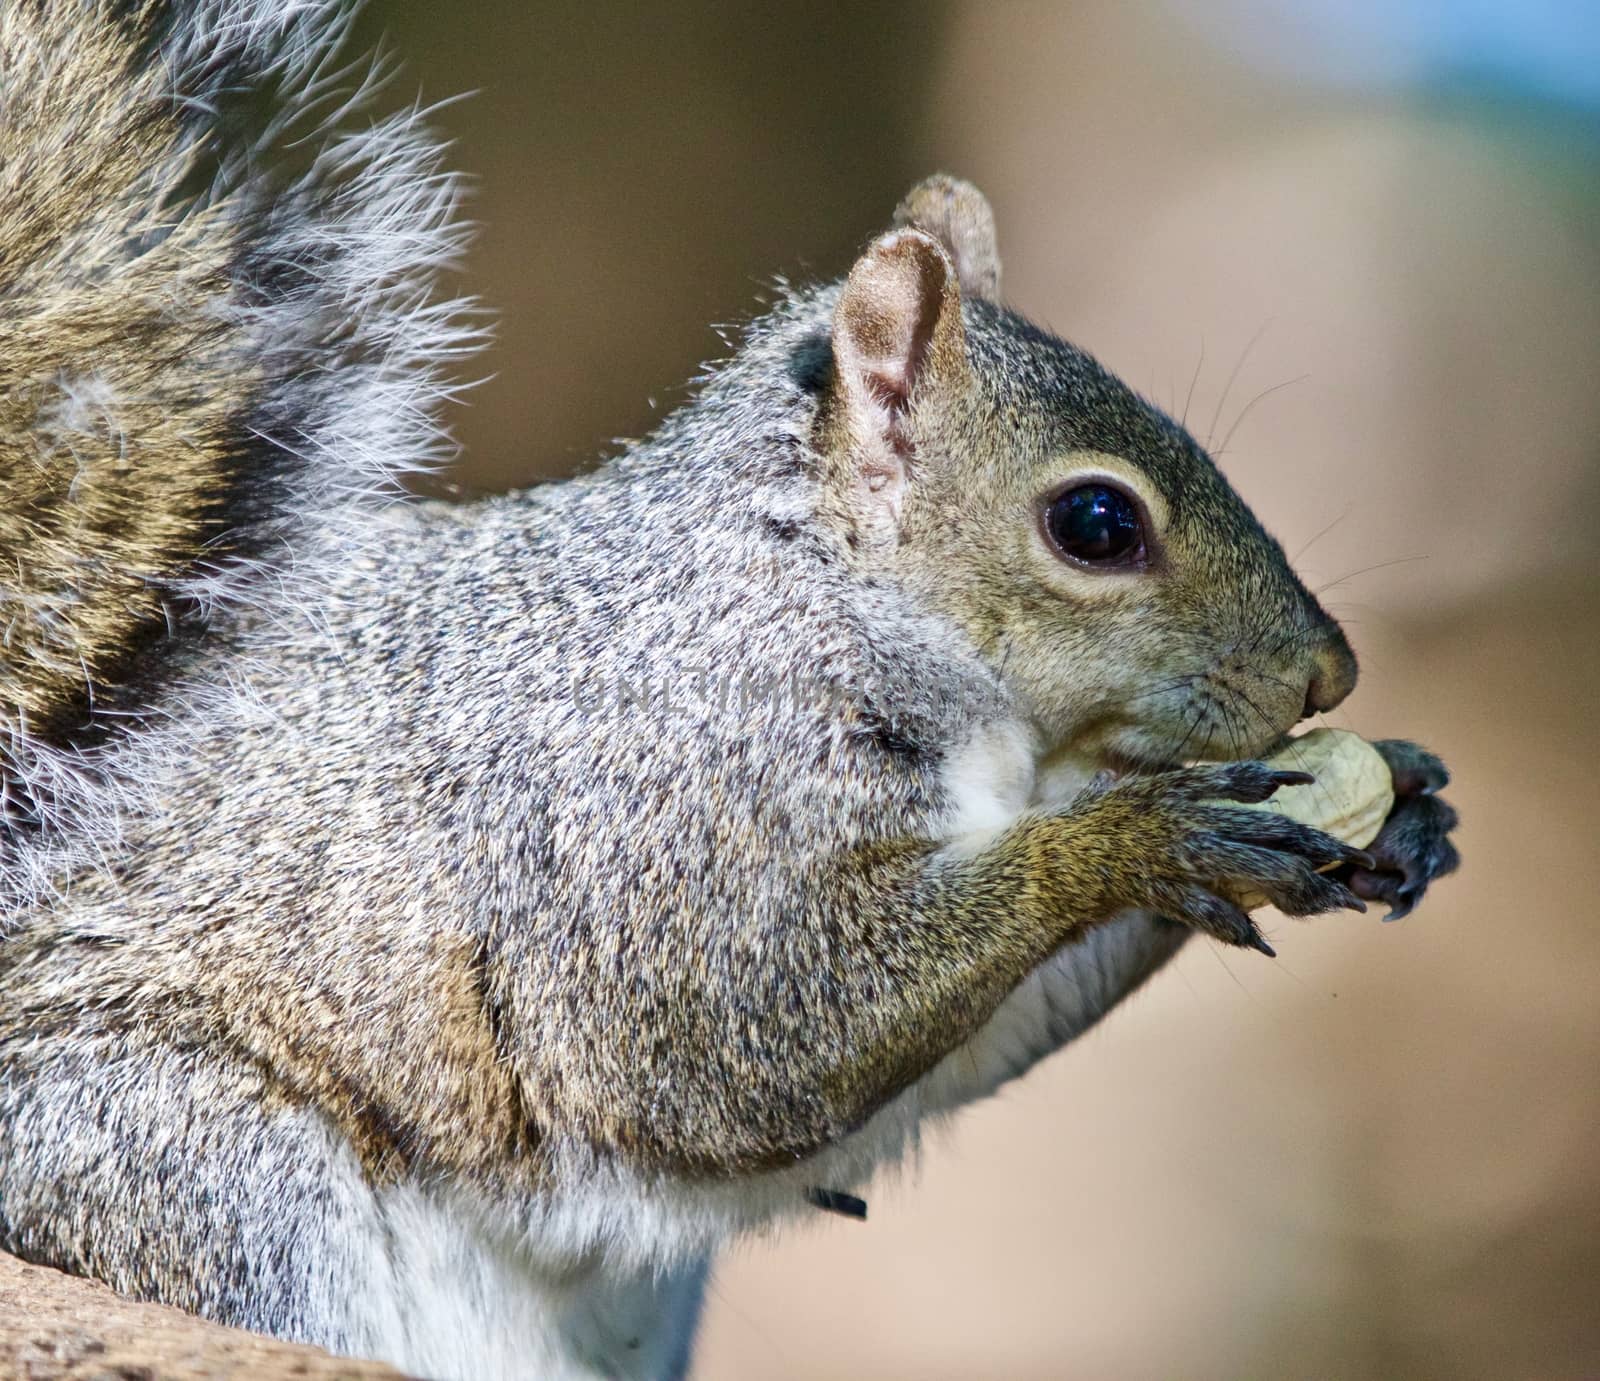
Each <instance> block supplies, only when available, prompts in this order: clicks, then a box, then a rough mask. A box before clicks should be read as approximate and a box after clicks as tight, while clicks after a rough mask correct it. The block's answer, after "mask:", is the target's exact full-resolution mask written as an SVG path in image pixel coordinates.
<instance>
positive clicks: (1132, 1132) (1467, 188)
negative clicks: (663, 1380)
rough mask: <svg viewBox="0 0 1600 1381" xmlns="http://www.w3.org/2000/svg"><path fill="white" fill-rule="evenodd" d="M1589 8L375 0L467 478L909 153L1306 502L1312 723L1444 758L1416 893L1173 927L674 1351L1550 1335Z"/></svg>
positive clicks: (1587, 500) (1070, 311)
mask: <svg viewBox="0 0 1600 1381" xmlns="http://www.w3.org/2000/svg"><path fill="white" fill-rule="evenodd" d="M1202 8H1203V14H1204V18H1203V19H1201V20H1196V19H1195V18H1194V16H1195V15H1196V13H1197V12H1201V11H1202ZM1597 14H1600V12H1597V11H1596V9H1595V6H1594V5H1593V4H1592V3H1590V2H1589V0H1571V3H1560V0H1543V3H1527V4H1522V5H1515V6H1514V5H1513V4H1512V3H1511V0H1505V3H1503V4H1499V5H1497V4H1495V3H1492V0H1482V3H1477V4H1474V5H1470V6H1469V5H1461V6H1459V7H1452V6H1450V5H1441V4H1427V3H1423V0H1414V2H1413V0H1387V3H1384V4H1382V5H1378V4H1375V3H1372V0H1360V2H1359V3H1358V2H1357V0H1350V3H1347V4H1341V5H1334V4H1333V3H1331V0H1304V3H1300V4H1293V3H1290V0H1216V3H1214V4H1212V5H1210V6H1207V7H1197V6H1183V5H1180V4H1178V3H1177V0H1173V2H1172V3H1171V4H1166V3H1162V0H1133V2H1132V3H1113V0H1096V2H1095V3H1084V4H1076V5H1065V4H1031V3H993V4H984V3H964V4H955V3H949V4H910V3H880V4H874V5H870V6H867V5H861V6H837V5H821V4H815V3H790V4H786V5H782V6H752V5H737V4H733V3H719V2H718V0H696V2H695V3H678V4H676V5H672V6H651V5H644V4H639V3H611V4H607V5H604V6H587V7H582V8H580V7H576V6H560V7H558V6H551V5H547V4H543V3H533V4H511V3H507V2H506V0H494V3H480V2H479V0H471V2H470V3H461V4H458V5H453V6H442V5H437V4H426V3H423V2H422V0H380V3H377V4H375V5H374V7H373V9H372V10H371V12H370V13H369V15H368V18H367V21H366V23H367V28H368V30H369V31H376V30H378V29H383V30H387V31H388V34H389V36H390V38H391V40H392V46H393V47H394V48H395V49H396V50H397V51H398V53H399V54H400V55H401V56H402V57H403V58H404V61H405V73H406V75H405V78H404V79H403V82H402V88H403V90H402V94H405V93H406V92H409V91H410V90H412V89H413V88H415V87H420V89H421V90H422V92H423V94H424V96H425V98H439V97H443V96H446V95H449V94H452V93H455V92H457V91H462V90H468V89H472V90H475V91H476V92H477V94H476V95H475V96H474V97H473V98H472V99H470V100H468V101H465V102H463V103H460V104H455V105H451V106H449V107H448V108H446V109H444V110H443V111H441V112H440V113H439V115H438V123H439V124H440V125H441V126H442V127H443V128H444V129H445V130H446V131H448V132H449V133H450V134H452V135H453V136H454V137H456V139H457V140H458V148H457V151H456V153H455V162H456V164H457V166H459V167H462V168H465V169H468V170H470V171H471V172H472V173H474V174H475V175H476V179H477V182H476V188H475V194H474V198H473V204H472V211H473V214H474V215H475V216H476V218H477V219H479V220H480V221H481V222H482V225H483V229H482V233H481V238H480V241H479V244H478V246H477V248H476V250H475V252H474V254H473V256H472V259H471V264H470V269H469V272H468V273H467V274H466V275H465V279H466V284H467V288H468V290H469V291H472V292H475V293H478V294H480V295H481V296H482V297H483V299H484V300H485V301H486V303H487V304H488V305H490V306H491V307H492V308H493V309H494V311H495V312H496V313H497V314H498V316H499V318H500V327H499V339H498V343H497V345H496V346H495V348H494V349H493V351H492V352H491V354H490V358H489V362H488V365H487V366H486V367H487V369H490V370H493V371H495V375H494V377H493V379H492V380H490V381H489V382H486V383H485V384H483V386H482V387H481V388H479V389H477V390H476V391H474V392H473V393H472V394H470V395H469V405H468V406H467V407H466V408H464V409H463V410H462V411H461V412H460V414H459V428H458V430H459V434H460V436H461V439H462V441H463V442H464V444H465V456H464V459H463V461H462V463H461V466H460V467H459V470H458V472H457V473H456V475H455V476H454V478H455V479H456V480H457V481H459V482H460V483H461V484H462V485H463V486H465V487H466V488H468V489H472V488H499V487H505V486H508V485H512V484H518V483H524V482H527V481H529V480H532V479H534V478H537V477H542V476H548V475H552V474H560V473H564V472H567V471H570V470H572V469H574V468H577V467H578V466H580V465H582V464H584V463H586V462H587V461H588V460H589V459H590V458H591V457H592V456H594V455H595V454H597V453H598V452H599V451H600V450H602V449H603V448H604V447H605V446H606V445H607V444H608V442H609V439H610V438H612V437H616V436H627V435H637V434H639V433H641V432H643V431H646V430H648V429H649V428H650V427H651V426H652V425H653V423H654V420H655V419H656V418H657V417H658V416H659V415H661V413H662V412H664V411H665V410H667V409H669V408H670V407H671V406H673V405H674V404H675V403H676V402H677V401H679V400H680V399H681V398H682V397H683V394H684V388H683V384H684V381H685V380H686V379H688V378H689V377H690V375H691V374H692V373H693V372H694V369H695V367H696V365H697V364H698V362H699V361H701V360H702V359H706V358H710V357H713V356H715V355H717V354H719V353H722V351H723V348H724V347H723V346H722V344H721V342H720V341H719V340H718V338H717V336H716V334H715V333H714V332H713V331H712V330H711V329H710V328H709V326H708V323H713V322H730V321H737V320H739V319H741V318H742V317H744V316H746V315H748V314H749V313H750V312H751V311H752V310H753V309H754V308H755V306H756V300H757V297H758V295H759V294H760V292H761V290H762V285H763V284H764V283H765V282H767V281H769V280H770V279H771V277H772V276H773V275H775V274H777V273H779V272H783V273H788V274H791V275H813V274H814V275H833V274H835V273H838V272H840V271H842V270H843V269H844V268H845V267H846V266H847V265H848V262H849V259H850V256H851V254H852V252H853V251H854V249H855V248H856V247H858V246H859V245H860V244H861V243H862V242H863V241H864V240H865V239H866V238H867V237H868V236H869V235H870V234H871V233H872V232H874V231H875V230H877V229H879V228H881V227H882V226H883V225H884V223H885V222H886V220H887V216H888V213H889V211H890V209H891V208H892V207H893V205H894V203H895V201H896V200H897V198H898V196H899V194H900V193H901V192H902V191H903V190H904V188H905V187H906V186H908V185H909V184H910V182H912V181H913V180H914V179H915V178H917V177H919V176H921V175H922V174H924V173H926V172H929V171H932V170H934V169H936V168H945V169H949V170H950V171H953V172H958V173H961V174H963V175H965V176H968V177H970V178H972V179H973V180H975V181H976V182H978V183H979V185H980V186H982V187H984V188H985V190H987V191H988V193H989V195H990V197H991V198H992V200H993V201H994V203H995V207H996V211H997V214H998V217H999V222H1000V229H1001V239H1002V250H1003V252H1004V254H1005V257H1006V270H1007V283H1006V287H1007V296H1008V298H1009V299H1010V300H1011V301H1012V302H1014V303H1015V304H1016V305H1018V306H1020V307H1021V308H1022V309H1023V310H1025V311H1026V312H1028V313H1029V314H1030V315H1032V316H1034V317H1035V318H1036V319H1039V320H1041V321H1044V322H1046V323H1048V324H1050V325H1051V326H1053V327H1054V328H1055V329H1057V330H1058V331H1060V332H1062V333H1063V334H1065V335H1067V336H1068V337H1070V338H1071V339H1074V340H1076V341H1077V342H1079V343H1080V344H1082V345H1084V346H1086V347H1088V348H1089V349H1091V350H1093V351H1094V352H1095V353H1097V354H1098V355H1100V356H1101V358H1103V359H1104V360H1105V361H1106V362H1107V363H1108V364H1110V365H1111V366H1112V367H1114V368H1116V369H1117V370H1119V371H1120V372H1121V373H1123V375H1124V376H1125V377H1127V378H1128V379H1129V381H1130V382H1131V383H1133V384H1134V385H1135V386H1136V387H1138V388H1140V389H1141V390H1143V391H1145V392H1146V393H1148V394H1149V395H1150V396H1152V397H1154V398H1155V399H1156V400H1157V401H1158V402H1161V403H1162V404H1163V405H1170V406H1171V407H1172V409H1173V410H1174V411H1182V410H1184V408H1185V405H1186V400H1187V412H1188V417H1189V419H1190V422H1191V424H1192V425H1193V426H1194V427H1195V429H1196V430H1197V431H1198V432H1199V433H1200V434H1201V435H1202V436H1205V435H1207V434H1210V435H1212V436H1213V437H1214V438H1215V440H1216V443H1217V445H1218V446H1219V447H1220V448H1221V449H1222V454H1221V463H1222V465H1223V467H1224V468H1225V469H1226V470H1227V472H1228V473H1229V475H1230V476H1231V478H1232V479H1233V481H1234V483H1235V484H1236V485H1237V486H1238V487H1239V489H1240V490H1241V491H1242V492H1243V493H1244V494H1245V496H1246V498H1247V499H1248V500H1249V501H1250V502H1251V503H1252V504H1253V505H1254V506H1255V508H1256V510H1257V512H1258V513H1259V514H1260V515H1261V516H1262V518H1263V519H1264V521H1265V522H1266V523H1267V525H1268V526H1269V527H1270V528H1271V529H1273V530H1274V531H1275V532H1277V533H1278V534H1279V535H1280V536H1281V537H1282V538H1283V540H1284V542H1285V545H1286V546H1287V547H1288V549H1289V551H1290V552H1291V553H1295V552H1298V551H1301V550H1302V549H1304V551H1303V556H1302V557H1301V559H1300V565H1301V567H1302V569H1303V570H1304V571H1305V573H1306V574H1307V576H1308V578H1309V580H1310V581H1311V583H1312V584H1313V585H1314V586H1318V587H1323V588H1325V589H1326V591H1327V593H1326V595H1325V599H1326V600H1327V601H1328V602H1329V603H1330V605H1331V606H1332V607H1333V608H1334V610H1335V612H1336V613H1337V614H1339V616H1340V617H1342V618H1344V619H1345V620H1346V622H1347V623H1348V624H1349V625H1350V628H1351V632H1352V636H1353V638H1354V640H1355V641H1356V643H1357V645H1358V647H1359V649H1360V651H1361V654H1362V660H1363V663H1364V677H1363V682H1362V686H1361V689H1360V690H1359V691H1358V692H1357V693H1356V695H1355V697H1354V698H1353V699H1352V700H1351V701H1350V702H1349V704H1348V706H1347V707H1346V708H1345V709H1343V710H1342V711H1341V712H1340V713H1339V714H1338V715H1336V716H1335V717H1334V722H1337V723H1341V724H1344V725H1347V726H1349V727H1353V728H1356V729H1358V730H1360V731H1362V732H1364V733H1366V734H1368V735H1369V736H1373V737H1381V736H1386V735H1405V736H1410V737H1415V738H1418V739H1420V740H1422V741H1423V742H1425V743H1428V744H1430V745H1432V746H1434V747H1436V748H1437V749H1438V750H1439V751H1440V752H1441V753H1443V755H1444V756H1445V757H1446V759H1447V760H1448V761H1449V762H1450V764H1451V765H1452V767H1453V769H1454V770H1455V773H1456V785H1455V786H1454V788H1453V789H1452V793H1451V794H1452V797H1453V799H1454V800H1455V801H1456V803H1457V804H1458V805H1459V807H1460V808H1461V811H1462V814H1463V816H1464V818H1465V823H1464V825H1463V826H1462V830H1461V845H1462V850H1463V852H1464V854H1465V856H1466V860H1467V861H1466V866H1465V869H1464V870H1463V872H1462V873H1461V874H1460V875H1459V876H1458V877H1457V878H1454V879H1451V880H1449V881H1448V882H1446V883H1444V884H1442V885H1441V886H1439V887H1438V888H1437V890H1436V892H1435V893H1434V894H1433V895H1431V896H1430V898H1429V899H1428V902H1427V903H1426V904H1425V905H1424V907H1423V909H1422V910H1421V911H1420V913H1418V914H1417V915H1416V916H1415V917H1413V918H1411V919H1409V920H1407V921H1406V922H1404V923H1403V924H1400V925H1396V926H1383V925H1380V924H1379V923H1378V922H1377V920H1376V918H1375V916H1371V915H1369V916H1367V917H1357V916H1347V917H1340V918H1324V919H1322V920H1319V921H1315V922H1311V923H1307V924H1304V925H1301V924H1298V923H1290V922H1286V921H1280V922H1278V923H1277V924H1276V925H1275V926H1273V927H1272V928H1271V930H1272V935H1273V939H1274V942H1275V943H1276V944H1277V945H1278V947H1279V950H1280V953H1281V955H1282V958H1281V959H1280V960H1279V961H1278V962H1276V963H1273V962H1270V961H1267V960H1264V959H1260V958H1258V957H1256V956H1253V955H1251V956H1239V955H1236V954H1231V953H1230V954H1224V953H1222V952H1220V951H1218V950H1217V949H1216V948H1215V947H1213V946H1209V945H1207V944H1204V943H1196V944H1194V945H1192V946H1191V947H1190V948H1189V950H1188V951H1187V952H1186V953H1185V954H1184V955H1183V956H1182V957H1181V958H1180V960H1179V961H1178V962H1177V963H1176V964H1175V965H1174V966H1173V967H1172V968H1171V969H1170V970H1168V971H1167V972H1166V973H1165V974H1163V975H1162V976H1161V977H1160V978H1159V979H1157V980H1156V981H1155V983H1153V984H1152V986H1151V987H1150V989H1149V990H1147V991H1146V992H1145V993H1144V994H1142V995H1140V996H1139V997H1138V998H1136V999H1135V1000H1134V1001H1132V1002H1131V1003H1129V1004H1128V1005H1127V1007H1126V1008H1125V1009H1123V1010H1121V1011H1119V1012H1118V1013H1116V1014H1115V1015H1114V1016H1113V1017H1112V1018H1111V1019H1110V1020H1109V1021H1108V1022H1107V1023H1106V1025H1105V1026H1104V1027H1102V1028H1101V1029H1100V1030H1098V1031H1097V1032H1095V1033H1093V1034H1091V1035H1090V1036H1089V1037H1087V1038H1086V1039H1084V1040H1083V1041H1081V1042H1079V1043H1078V1044H1077V1045H1076V1046H1073V1047H1071V1048H1070V1049H1069V1050H1068V1051H1066V1052H1065V1053H1063V1054H1061V1055H1058V1056H1057V1057H1056V1058H1054V1059H1053V1060H1051V1061H1049V1062H1048V1063H1047V1064H1046V1065H1045V1066H1044V1067H1042V1068H1041V1069H1039V1070H1037V1071H1035V1072H1034V1074H1033V1075H1032V1076H1030V1077H1029V1078H1028V1079H1026V1080H1025V1081H1023V1082H1021V1083H1019V1084H1017V1085H1015V1086H1013V1087H1012V1088H1011V1089H1009V1090H1008V1091H1007V1092H1006V1093H1005V1094H1003V1095H1002V1096H1001V1097H1000V1098H998V1099H995V1100H992V1101H990V1102H989V1103H987V1104H984V1105H981V1106H979V1107H976V1108H974V1109H971V1110H969V1111H968V1112H966V1113H965V1114H963V1115H961V1116H960V1117H959V1118H958V1119H957V1120H956V1122H955V1123H954V1125H953V1127H952V1128H951V1130H950V1131H949V1132H948V1133H947V1134H943V1135H940V1136H937V1137H935V1138H933V1139H932V1140H931V1141H930V1143H929V1146H928V1148H927V1150H926V1152H925V1155H924V1159H923V1164H922V1166H921V1168H920V1172H919V1173H918V1174H917V1175H916V1176H915V1177H914V1178H915V1179H916V1181H917V1183H915V1184H913V1183H911V1182H910V1181H911V1179H912V1178H913V1177H911V1176H907V1177H905V1179H904V1180H903V1181H901V1182H893V1181H891V1182H887V1183H884V1184H880V1185H878V1186H877V1187H876V1193H875V1194H874V1195H873V1196H872V1219H871V1221H870V1223H868V1224H867V1225H866V1226H865V1227H861V1226H857V1225H853V1224H848V1223H844V1222H842V1221H834V1220H826V1221H824V1220H822V1216H821V1215H818V1218H819V1221H818V1222H817V1223H816V1224H815V1225H814V1226H813V1227H811V1228H810V1229H809V1230H806V1231H797V1232H794V1233H792V1234H789V1235H786V1236H785V1237H784V1238H783V1239H781V1240H777V1241H773V1242H761V1243H756V1244H749V1245H746V1246H744V1247H743V1248H741V1249H739V1250H737V1251H735V1252H734V1253H732V1254H731V1255H730V1256H729V1258H728V1259H727V1260H726V1261H725V1262H724V1263H723V1264H722V1266H721V1268H720V1270H719V1271H718V1274H717V1277H716V1281H715V1285H714V1287H713V1294H712V1300H711V1304H710V1309H709V1312H708V1316H707V1320H706V1326H705V1328H704V1331H703V1334H702V1341H701V1346H700V1352H699V1362H698V1365H697V1368H696V1371H695V1376H696V1378H698V1381H726V1379H727V1378H736V1377H737V1378H744V1377H763V1378H766V1377H773V1378H794V1379H796V1381H798V1379H799V1378H820V1377H830V1378H832V1377H866V1376H872V1377H908V1378H909V1377H916V1378H958V1377H960V1378H967V1377H1018V1378H1047V1377H1048V1378H1054V1377H1072V1378H1077V1377H1085V1378H1152V1377H1163V1378H1166V1377H1172V1378H1219V1379H1220V1378H1283V1377H1305V1378H1313V1377H1315V1378H1360V1379H1362V1381H1366V1379H1368V1378H1370V1379H1371V1381H1379V1378H1383V1379H1384V1381H1390V1379H1392V1378H1428V1379H1431V1378H1446V1377H1449V1378H1457V1377H1460V1378H1486V1379H1487V1378H1545V1377H1559V1378H1567V1377H1585V1376H1588V1377H1597V1376H1600V1001H1597V997H1596V986H1597V984H1596V979H1597V977H1600V916H1597V910H1600V908H1597V905H1596V900H1595V883H1594V876H1595V869H1594V865H1593V862H1592V857H1593V854H1594V850H1595V833H1596V824H1597V821H1600V787H1597V786H1596V765H1597V763H1600V717H1597V715H1596V713H1595V712H1596V710H1597V709H1600V696H1597V694H1596V684H1597V681H1600V639H1597V633H1600V619H1597V612H1600V601H1597V594H1600V544H1597V541H1596V538H1595V536H1594V534H1595V532H1596V527H1597V522H1600V387H1597V365H1600V214H1597V213H1600V75H1597V74H1600V32H1597V31H1600V17H1597ZM1224 394H1226V397H1224ZM1191 395H1192V396H1191ZM1241 419H1242V424H1241V425H1239V426H1238V428H1237V430H1236V431H1235V430H1234V427H1235V424H1236V423H1240V422H1241ZM1224 437H1226V438H1227V441H1226V443H1225V444H1224V441H1223V438H1224Z"/></svg>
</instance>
